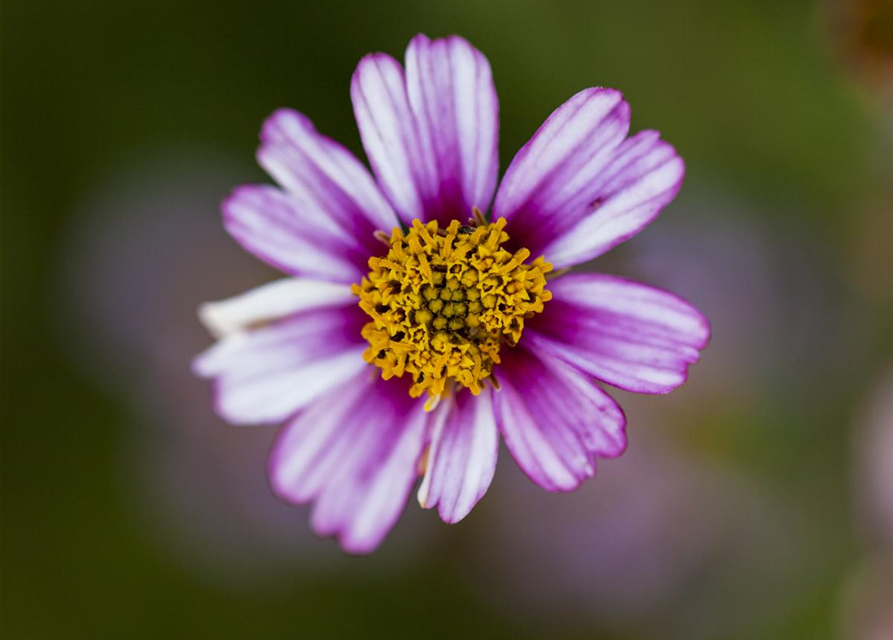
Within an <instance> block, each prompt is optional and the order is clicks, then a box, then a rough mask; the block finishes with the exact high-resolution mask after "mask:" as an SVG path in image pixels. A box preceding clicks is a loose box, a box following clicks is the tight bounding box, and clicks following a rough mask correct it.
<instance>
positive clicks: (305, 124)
mask: <svg viewBox="0 0 893 640" xmlns="http://www.w3.org/2000/svg"><path fill="white" fill-rule="evenodd" d="M261 141H262V142H261V146H260V149H258V152H257V159H258V162H259V163H260V165H261V166H262V167H264V168H265V169H266V170H267V171H268V172H269V174H270V175H271V176H273V178H274V179H275V180H276V181H277V182H278V183H279V184H280V185H282V187H283V188H284V189H285V191H286V192H288V193H289V194H290V195H292V196H293V197H294V198H295V200H296V201H297V202H299V203H300V206H301V207H302V208H306V214H305V215H306V217H315V216H322V217H325V218H326V219H327V220H328V221H330V222H331V223H333V224H334V225H335V226H337V227H338V228H339V229H341V230H342V231H343V232H344V234H345V235H347V236H349V237H352V238H356V239H357V240H358V241H359V242H360V243H361V244H362V245H363V246H366V247H370V248H377V247H376V244H375V243H376V240H375V239H374V238H373V236H372V233H373V232H374V231H375V230H382V231H390V230H391V229H393V228H394V227H395V226H397V225H398V220H397V217H396V216H395V215H394V210H393V209H392V208H391V205H390V204H389V203H388V201H387V199H386V198H385V197H384V195H383V194H382V192H381V190H380V189H379V187H378V184H377V183H376V182H375V180H374V179H373V178H372V175H371V174H370V173H369V170H368V169H366V167H365V166H364V165H363V163H362V162H360V161H359V160H358V159H357V158H356V157H355V156H354V155H353V154H352V153H351V152H350V151H348V150H347V149H345V148H344V147H343V146H342V145H340V144H339V143H338V142H336V141H334V140H332V139H331V138H328V137H326V136H324V135H322V134H320V133H319V132H318V131H317V130H316V128H315V127H314V126H313V123H312V122H311V121H310V119H309V118H307V117H306V116H304V115H303V114H301V113H298V112H297V111H293V110H291V109H279V110H277V111H275V112H274V113H273V114H272V115H271V116H270V117H269V118H267V120H266V122H264V126H263V129H262V130H261ZM363 266H365V263H364V265H363Z"/></svg>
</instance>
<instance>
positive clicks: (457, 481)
mask: <svg viewBox="0 0 893 640" xmlns="http://www.w3.org/2000/svg"><path fill="white" fill-rule="evenodd" d="M437 413H438V414H439V415H438V417H437V420H436V422H435V424H434V427H433V433H432V436H431V448H430V450H429V452H428V463H427V468H426V471H425V476H424V478H423V479H422V484H421V486H420V487H419V494H418V498H419V504H421V505H422V507H424V508H425V509H430V508H431V507H434V506H437V510H438V512H439V513H440V517H441V518H442V519H443V520H444V522H451V523H452V522H459V521H460V520H461V519H462V518H464V517H465V516H467V515H468V513H469V512H470V511H471V509H472V508H473V507H474V505H475V504H477V502H478V500H480V499H481V498H482V497H483V496H484V494H485V493H486V492H487V489H488V487H489V486H490V481H491V480H493V474H494V473H495V471H496V458H497V455H498V453H499V433H498V431H497V429H496V421H495V418H494V415H493V405H492V401H491V398H490V390H489V389H486V390H484V392H483V393H481V394H480V395H479V396H476V397H475V396H473V395H472V394H471V392H469V391H468V390H466V389H463V390H462V391H459V392H458V393H456V394H455V395H454V396H452V397H450V398H447V399H446V400H445V401H444V402H441V404H440V406H439V407H438V408H437Z"/></svg>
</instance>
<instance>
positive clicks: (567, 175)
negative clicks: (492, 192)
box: [493, 89, 684, 267]
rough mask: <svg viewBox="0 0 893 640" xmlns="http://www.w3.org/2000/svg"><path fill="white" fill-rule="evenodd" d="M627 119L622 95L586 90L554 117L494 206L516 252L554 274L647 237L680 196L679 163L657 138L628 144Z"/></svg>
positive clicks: (650, 135)
mask: <svg viewBox="0 0 893 640" xmlns="http://www.w3.org/2000/svg"><path fill="white" fill-rule="evenodd" d="M629 115H630V111H629V105H628V104H627V103H626V102H625V101H624V100H623V96H622V95H621V94H620V93H619V92H618V91H615V90H613V89H586V90H585V91H581V92H580V93H578V94H577V95H575V96H574V97H572V98H571V99H570V100H568V101H567V102H566V103H564V104H563V105H562V106H560V107H559V108H558V109H556V110H555V112H554V113H552V115H550V116H549V118H548V119H547V120H546V121H545V122H544V123H543V125H542V126H541V127H540V128H539V130H538V131H537V132H536V133H535V134H534V136H533V137H532V138H531V139H530V141H529V142H528V143H527V144H526V145H524V147H522V149H521V150H520V151H519V152H518V154H517V155H516V156H515V158H514V160H512V163H511V165H510V166H509V168H508V170H507V171H506V175H505V178H504V179H503V181H502V184H501V185H500V187H499V191H498V192H497V194H496V201H495V203H494V205H493V215H494V217H499V216H504V217H505V218H506V219H507V220H508V221H509V226H508V232H509V234H510V235H511V236H512V241H513V243H514V244H515V245H517V246H525V247H527V248H528V249H530V250H531V252H532V253H533V254H534V255H545V257H546V259H547V260H549V262H551V263H552V264H553V265H555V266H556V267H565V266H572V265H574V264H579V263H580V262H584V261H586V260H590V259H592V258H594V257H596V256H598V255H601V254H602V253H604V252H605V251H607V250H608V249H610V248H611V247H613V246H615V245H616V244H618V243H620V242H622V241H624V240H626V239H627V238H629V237H631V236H633V235H635V234H636V233H638V232H639V231H641V230H642V229H643V228H644V227H645V226H647V225H648V223H650V222H651V220H653V219H654V217H655V216H656V215H657V214H658V213H659V212H660V210H661V209H662V208H663V207H664V206H666V205H667V204H668V203H669V202H670V201H671V200H672V199H673V198H674V197H675V195H676V193H677V192H678V190H679V187H680V185H681V182H682V176H683V173H684V165H683V163H682V160H681V158H679V156H678V155H676V152H675V150H674V149H673V147H671V146H670V145H669V144H667V143H666V142H663V141H661V140H660V139H659V137H658V134H657V132H654V131H645V132H642V133H640V134H638V135H636V136H634V137H632V138H630V139H628V140H624V138H626V135H627V133H628V131H629Z"/></svg>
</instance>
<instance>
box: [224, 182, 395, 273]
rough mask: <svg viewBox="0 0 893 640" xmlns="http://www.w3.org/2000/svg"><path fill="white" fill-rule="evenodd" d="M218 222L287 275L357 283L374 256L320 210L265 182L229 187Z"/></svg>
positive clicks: (245, 245)
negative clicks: (220, 221) (231, 191)
mask: <svg viewBox="0 0 893 640" xmlns="http://www.w3.org/2000/svg"><path fill="white" fill-rule="evenodd" d="M223 224H224V226H225V227H226V230H227V231H228V232H229V234H230V235H231V236H232V237H233V238H234V239H235V240H236V242H238V243H239V244H240V245H242V247H243V248H244V249H246V250H247V251H250V252H251V253H253V254H254V255H255V256H257V257H258V258H260V259H261V260H263V261H264V262H266V263H267V264H269V265H271V266H273V267H276V268H277V269H279V270H281V271H284V272H285V273H288V274H291V275H300V276H306V277H309V278H317V279H323V280H332V281H335V282H341V283H345V284H346V283H352V282H358V281H359V280H360V278H362V276H363V275H364V274H365V273H366V271H367V270H368V266H367V261H368V259H369V256H370V255H375V254H373V253H370V249H369V248H367V247H366V246H364V244H363V243H362V242H361V241H360V239H358V238H354V237H352V236H351V235H350V233H349V232H348V230H346V229H344V228H341V227H339V226H338V224H337V223H336V222H335V220H334V219H333V218H331V217H330V216H328V215H327V214H326V213H325V212H324V211H321V210H318V209H315V208H313V206H311V205H308V204H306V203H303V204H302V203H301V202H299V201H298V200H297V199H296V198H295V197H294V196H292V195H289V194H287V193H285V192H283V191H280V190H279V189H277V188H275V187H271V186H268V185H243V186H241V187H238V188H237V189H235V190H234V191H233V193H232V195H230V197H229V198H227V199H226V200H225V201H224V203H223ZM371 234H372V231H369V235H370V236H371ZM380 246H381V245H380V244H379V246H378V247H375V249H376V251H378V252H379V253H381V251H380Z"/></svg>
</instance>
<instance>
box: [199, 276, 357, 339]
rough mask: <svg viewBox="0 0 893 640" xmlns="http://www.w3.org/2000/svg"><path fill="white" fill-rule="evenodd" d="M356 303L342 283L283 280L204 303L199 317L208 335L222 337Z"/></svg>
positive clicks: (295, 279) (297, 279) (294, 279)
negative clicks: (290, 317)
mask: <svg viewBox="0 0 893 640" xmlns="http://www.w3.org/2000/svg"><path fill="white" fill-rule="evenodd" d="M355 300H356V298H355V296H354V294H353V293H351V291H350V289H349V288H348V287H345V286H344V285H343V284H338V283H334V282H326V281H323V280H311V279H309V278H283V279H282V280H275V281H273V282H269V283H267V284H264V285H261V286H259V287H257V288H255V289H251V290H250V291H246V292H245V293H243V294H240V295H237V296H234V297H232V298H227V299H226V300H219V301H217V302H206V303H204V304H202V305H201V306H200V307H199V309H198V315H199V318H200V319H201V321H202V324H204V325H205V327H206V328H207V329H208V331H210V332H211V335H213V336H214V337H215V338H222V337H223V336H225V335H229V334H231V333H236V332H238V331H244V330H245V329H250V328H251V327H253V326H259V325H262V324H266V323H268V322H271V321H273V320H278V319H280V318H284V317H285V316H288V315H291V314H293V313H298V312H300V311H307V310H310V309H323V308H326V307H339V306H346V305H349V304H350V303H351V302H352V301H355Z"/></svg>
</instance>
